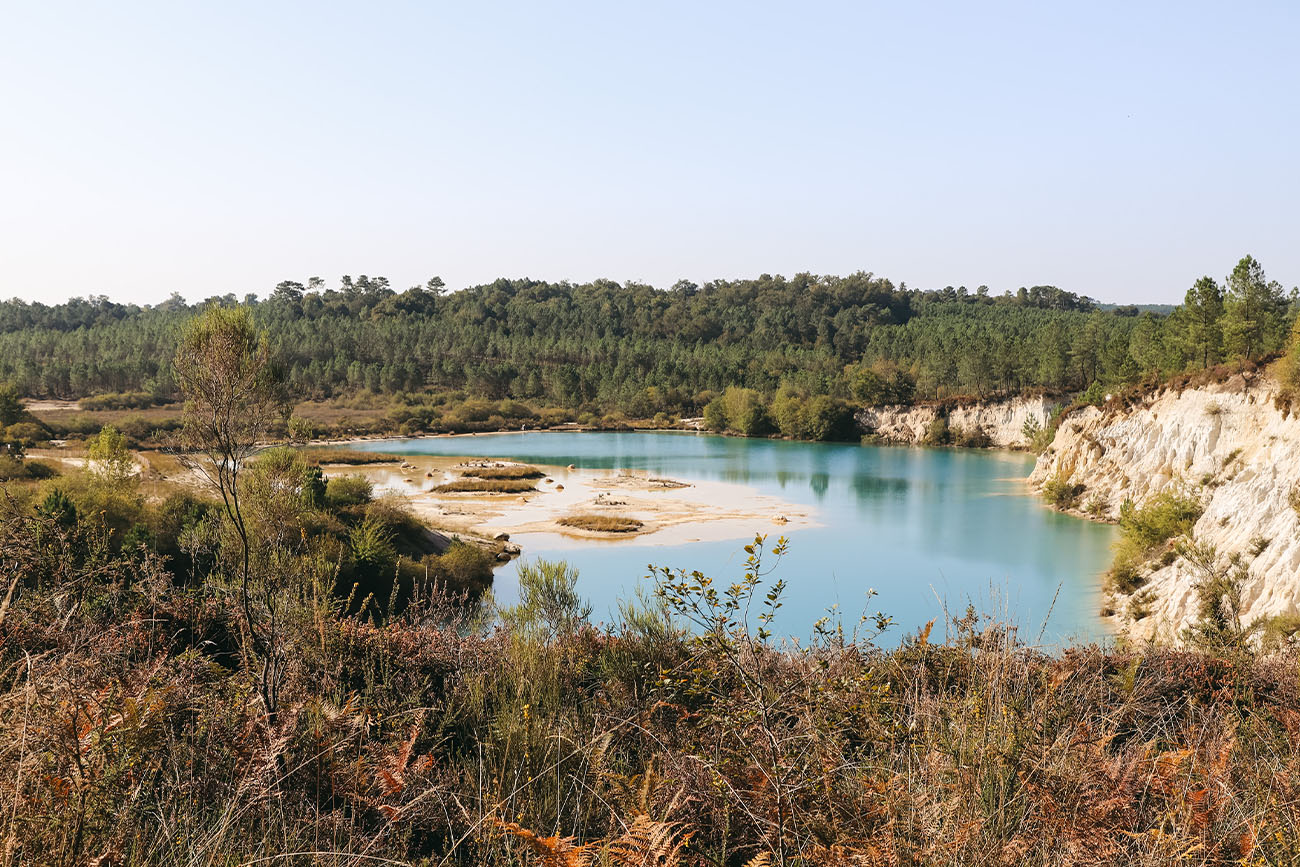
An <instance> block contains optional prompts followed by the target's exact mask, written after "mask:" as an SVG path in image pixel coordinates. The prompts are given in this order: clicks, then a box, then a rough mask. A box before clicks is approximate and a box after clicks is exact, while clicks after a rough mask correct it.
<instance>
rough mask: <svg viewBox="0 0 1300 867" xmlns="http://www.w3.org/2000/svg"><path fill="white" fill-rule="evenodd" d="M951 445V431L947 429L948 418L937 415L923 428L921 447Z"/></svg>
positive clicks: (942, 414) (943, 415) (940, 414)
mask: <svg viewBox="0 0 1300 867" xmlns="http://www.w3.org/2000/svg"><path fill="white" fill-rule="evenodd" d="M951 444H952V431H951V430H950V429H949V427H948V416H947V415H946V414H944V413H939V414H938V415H936V416H935V417H934V420H933V421H931V422H930V423H929V424H928V425H926V428H925V435H924V436H922V437H921V445H925V446H946V445H951Z"/></svg>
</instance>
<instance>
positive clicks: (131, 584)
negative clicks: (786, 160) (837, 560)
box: [0, 459, 1300, 865]
mask: <svg viewBox="0 0 1300 867" xmlns="http://www.w3.org/2000/svg"><path fill="white" fill-rule="evenodd" d="M281 460H285V459H281ZM188 508H198V507H197V506H189V507H188ZM263 508H266V507H264V506H258V507H257V510H258V511H259V513H260V510H261V509H263ZM167 513H168V514H170V515H179V516H182V517H176V518H173V522H174V523H176V524H184V523H185V520H186V519H185V518H184V517H183V516H184V515H185V514H186V508H182V507H181V506H180V505H179V504H173V506H171V507H169V509H168V510H167ZM341 520H342V519H340V521H341ZM376 521H377V519H375V518H374V517H373V515H371V514H370V513H367V517H366V518H361V519H360V520H359V522H357V523H354V524H353V525H352V528H351V529H350V530H349V533H348V538H349V543H348V544H350V545H351V546H352V549H353V551H354V554H353V556H354V557H355V558H359V559H361V560H366V561H367V562H375V561H384V560H385V558H386V557H388V556H391V555H389V554H384V553H382V549H383V548H384V545H383V543H382V542H377V541H375V538H374V537H371V540H370V541H365V538H366V536H367V534H368V533H370V530H368V529H366V528H367V527H374V526H376ZM258 526H259V527H260V526H261V525H260V524H259V525H258ZM214 531H215V532H216V533H217V535H219V536H220V535H228V531H229V527H228V526H226V527H225V528H224V530H223V529H222V527H221V526H220V525H218V526H217V527H214ZM296 534H297V529H296V528H294V530H293V532H286V533H279V534H275V533H272V532H271V528H270V527H268V528H267V529H265V530H263V529H259V530H258V531H257V532H256V534H255V538H256V539H257V544H256V549H257V551H258V552H259V553H258V555H257V558H256V560H255V566H254V578H253V582H252V587H251V590H252V594H251V595H252V598H253V600H254V603H253V605H252V607H251V613H252V617H253V619H254V624H253V625H254V628H256V629H257V630H259V631H260V632H262V633H263V634H267V633H269V632H270V631H271V629H272V627H271V625H270V623H269V619H270V618H272V617H274V618H275V620H276V625H275V626H274V630H275V634H276V636H277V638H276V640H275V642H274V646H273V648H271V647H268V649H266V650H263V651H259V650H258V649H256V648H255V647H254V646H253V643H252V641H253V639H252V637H251V636H252V632H251V630H250V629H249V628H248V625H247V624H246V623H245V622H244V618H245V613H244V609H243V606H242V605H241V603H240V601H239V587H238V574H239V567H238V564H237V563H232V562H230V560H231V558H230V557H229V556H228V555H229V553H230V551H229V549H228V547H226V548H223V547H221V546H218V547H216V548H203V547H199V546H194V545H191V544H188V543H187V544H186V545H184V546H183V552H184V556H185V557H187V558H189V559H182V560H177V559H172V560H171V561H170V562H171V566H170V568H169V561H168V559H167V557H166V556H165V555H164V554H162V553H155V550H154V549H152V548H151V547H150V546H148V545H136V546H135V547H130V546H119V545H118V544H116V543H114V542H113V541H112V538H111V532H110V531H109V529H108V528H107V527H106V526H104V525H102V524H100V523H99V522H98V520H97V519H96V518H95V517H93V516H88V515H86V514H85V513H83V512H81V511H80V510H78V509H76V507H75V506H72V505H71V504H70V502H68V501H66V500H64V499H61V498H57V497H48V498H46V500H43V501H42V502H41V504H40V508H39V509H37V510H33V509H32V508H30V507H25V506H23V505H22V504H21V503H19V502H17V501H16V500H14V499H12V498H10V499H9V500H7V505H6V509H5V513H4V517H3V520H0V546H2V547H3V550H4V551H5V556H4V558H3V561H2V567H0V568H2V569H3V574H2V577H3V578H4V580H5V582H6V585H7V588H8V591H9V592H8V597H7V598H6V600H5V602H4V605H3V607H2V608H0V665H2V666H3V670H4V671H5V672H7V674H6V675H5V678H4V683H3V689H2V690H0V719H3V729H0V731H3V735H0V808H3V812H4V815H5V817H6V831H5V833H6V841H7V843H6V853H7V857H8V858H9V859H10V862H11V863H15V864H24V863H29V864H46V863H58V864H68V863H72V864H80V863H91V862H95V863H101V864H106V863H114V864H128V863H129V864H181V863H185V864H190V863H196V862H201V863H217V864H232V865H233V864H249V863H259V862H260V863H291V864H339V865H345V864H354V865H363V864H370V863H396V864H426V865H434V864H466V865H470V864H474V865H479V864H548V865H549V864H585V863H592V864H595V863H611V864H644V863H655V864H678V863H680V864H692V865H693V864H701V865H704V864H710V865H724V864H740V863H764V864H776V863H787V864H796V863H799V864H836V865H838V864H914V865H922V864H924V865H932V864H953V865H956V864H1008V863H1014V864H1028V865H1039V864H1043V865H1047V864H1094V865H1100V864H1108V865H1109V864H1114V865H1130V864H1149V865H1164V864H1168V865H1173V864H1188V863H1192V864H1225V865H1226V864H1238V863H1247V864H1261V865H1262V864H1284V863H1294V862H1295V860H1296V859H1298V858H1300V848H1298V847H1300V806H1297V805H1298V804H1300V792H1298V791H1297V790H1296V786H1297V783H1296V780H1297V779H1300V687H1298V686H1297V677H1296V671H1297V665H1298V664H1300V659H1297V658H1296V656H1295V655H1294V653H1293V652H1291V651H1286V652H1280V653H1274V654H1273V655H1270V656H1257V655H1255V654H1254V653H1253V652H1252V651H1250V650H1249V649H1246V648H1242V647H1238V646H1236V645H1232V644H1230V643H1226V642H1223V643H1213V642H1210V641H1207V643H1206V644H1205V645H1203V648H1202V649H1199V650H1191V651H1174V650H1168V649H1161V648H1157V647H1146V648H1133V649H1121V650H1109V651H1108V650H1102V649H1098V648H1091V647H1079V648H1072V649H1069V650H1067V651H1065V652H1064V653H1060V654H1056V655H1051V654H1045V653H1043V652H1040V651H1038V650H1036V649H1033V648H1031V647H1027V646H1024V645H1023V644H1021V643H1020V642H1019V641H1018V639H1017V637H1016V633H1015V631H1014V630H1009V629H1007V628H1006V627H1004V626H1000V625H998V624H996V623H991V622H988V621H984V620H981V619H980V618H978V617H976V616H975V615H974V614H973V613H968V614H966V615H964V616H961V617H957V618H955V619H953V620H952V621H950V622H948V623H945V624H939V625H937V626H933V627H929V626H928V627H926V628H925V629H923V630H921V631H920V632H919V633H913V634H906V633H898V632H886V633H885V641H884V643H883V644H878V643H876V636H877V635H878V633H879V631H880V630H885V629H889V628H890V624H889V622H888V619H887V618H884V617H879V618H866V619H865V620H864V621H863V622H860V623H858V624H856V625H855V624H854V623H851V622H850V623H848V624H844V625H843V626H841V625H840V624H837V623H835V622H834V621H829V620H828V621H824V622H822V623H820V624H817V625H816V627H815V628H813V630H812V637H811V640H810V641H809V642H807V643H805V644H804V645H802V646H800V647H797V648H796V647H793V646H789V645H784V644H782V643H779V642H777V641H776V640H774V639H773V638H771V636H770V632H771V631H772V630H775V629H779V628H787V629H789V628H796V629H797V627H793V626H790V625H783V624H779V621H778V620H777V619H776V618H775V616H774V615H776V614H777V613H778V606H779V603H780V598H781V591H782V585H781V584H780V583H779V582H777V581H774V580H773V579H774V578H776V577H777V575H779V574H780V573H779V571H778V572H777V575H770V574H769V572H770V567H771V566H772V565H773V560H772V558H773V556H774V555H773V552H765V551H764V544H763V542H762V541H761V540H756V541H755V544H754V546H752V549H753V551H754V556H753V558H752V559H751V562H750V563H749V564H748V565H747V566H746V567H744V572H745V574H744V575H740V576H736V577H735V578H734V579H733V578H732V577H730V576H717V580H716V581H711V580H709V579H707V578H705V577H704V576H701V575H696V574H682V573H672V572H669V573H663V574H660V575H659V585H658V586H659V588H660V591H659V595H658V596H656V597H653V598H647V599H643V600H641V601H639V602H632V603H629V604H627V605H625V607H624V609H623V611H622V614H621V615H620V616H619V617H618V618H616V620H615V621H614V622H612V623H606V624H598V623H593V622H592V621H591V619H590V609H589V607H587V606H585V605H584V604H583V603H582V601H581V599H580V597H579V596H578V594H577V593H576V592H575V589H574V577H575V576H574V574H573V572H572V570H570V569H567V568H566V567H564V566H563V564H553V563H534V564H532V565H531V566H529V567H526V568H525V569H523V570H522V573H521V575H522V598H521V601H520V603H519V604H518V605H517V606H514V607H511V608H507V609H505V610H502V611H500V612H499V616H498V617H495V618H494V617H492V616H491V611H490V610H489V611H487V612H484V613H482V614H479V613H474V611H473V609H466V608H465V607H463V605H462V604H461V603H460V601H459V600H457V599H454V598H451V597H450V596H448V595H447V594H445V593H442V592H440V591H439V590H437V589H436V588H434V587H432V586H426V585H420V586H419V587H418V588H417V589H416V590H414V591H413V592H412V593H411V595H410V596H409V598H406V599H405V600H404V601H402V602H400V603H396V604H393V605H388V604H385V603H386V601H387V600H382V599H376V600H375V602H376V604H365V605H358V604H357V603H356V601H355V599H347V598H344V597H342V596H341V595H340V594H339V593H338V586H337V582H336V581H335V580H334V577H333V576H334V573H333V567H327V566H320V565H314V564H320V563H321V560H325V561H327V560H328V558H319V559H318V558H317V556H316V555H315V552H314V551H313V549H312V548H310V547H308V548H306V549H300V548H299V547H298V544H299V543H298V538H297V537H296ZM778 548H779V546H778ZM160 550H161V548H160ZM372 557H373V558H375V560H374V561H371V560H368V559H367V558H372ZM236 559H237V558H236ZM387 562H391V561H387ZM367 568H368V567H367ZM385 568H386V566H385ZM173 570H175V571H173ZM788 577H789V578H790V580H795V579H796V578H797V576H788ZM733 580H734V583H732V582H733ZM768 615H773V616H768ZM939 634H945V635H946V638H945V639H943V640H940V638H939ZM1214 634H1216V633H1214V632H1213V631H1212V630H1207V631H1206V635H1207V636H1213V635H1214ZM899 638H902V641H901V643H900V642H899ZM891 647H892V649H889V648H891ZM264 652H273V653H275V654H276V658H277V660H278V663H277V667H276V677H277V683H276V685H275V690H274V692H273V693H272V694H273V696H274V705H273V706H270V707H268V705H267V704H266V701H265V700H264V698H263V690H262V688H261V681H262V679H263V677H264V673H265V670H266V665H265V662H264V660H263V659H262V653H264ZM96 859H99V860H98V861H96ZM755 859H757V860H755Z"/></svg>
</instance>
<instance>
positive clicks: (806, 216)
mask: <svg viewBox="0 0 1300 867" xmlns="http://www.w3.org/2000/svg"><path fill="white" fill-rule="evenodd" d="M1298 38H1300V4H1296V3H1294V2H1277V3H1249V2H1245V3H1241V2H1239V3H1231V4H1230V3H1222V2H1219V3H1195V2H1169V3H1155V2H1150V3H1134V2H1124V3H1109V2H1088V3H1075V4H1065V3H1056V2H1032V3H1023V4H1009V3H994V2H983V3H971V2H959V3H905V2H866V0H859V2H845V3H829V2H823V3H818V2H803V3H793V2H787V3H781V4H775V3H758V2H752V0H751V2H736V3H724V2H707V0H693V2H663V0H661V2H656V3H635V4H634V3H624V2H608V0H605V2H593V3H585V2H584V3H579V2H554V3H542V2H527V3H493V2H464V0H460V2H456V3H434V2H410V3H397V2H365V3H356V2H353V3H326V2H311V3H307V2H302V3H293V2H270V3H268V2H221V3H214V2H204V3H199V2H185V0H166V2H130V0H128V2H122V3H104V2H80V3H78V2H58V0H41V2H31V0H23V2H12V0H0V297H12V296H18V297H22V298H27V299H36V298H39V299H41V300H44V301H57V300H62V299H64V298H67V297H68V296H71V295H86V294H91V293H95V294H100V293H102V294H107V295H109V296H111V297H113V298H114V299H116V300H131V301H137V302H156V301H159V300H162V299H164V298H166V297H167V295H168V294H169V293H170V292H172V291H179V292H180V293H181V294H182V295H184V296H186V297H187V298H189V299H191V300H195V299H198V298H202V297H206V296H208V295H212V294H224V293H226V292H235V293H237V294H239V295H241V296H242V295H243V294H244V293H246V292H258V293H263V294H264V293H266V292H269V291H270V289H271V288H272V287H274V285H275V284H276V283H277V282H279V281H280V280H283V279H296V280H300V281H305V280H306V279H307V278H308V277H310V276H314V275H315V276H320V277H323V278H325V279H326V280H327V281H328V282H329V283H331V284H334V283H335V282H336V281H337V279H338V277H339V275H341V274H351V275H353V276H356V275H358V274H363V273H364V274H369V275H371V276H375V275H380V274H382V275H385V276H387V277H389V279H390V280H391V281H392V284H393V285H394V287H396V288H399V289H400V288H405V287H406V286H409V285H412V284H415V283H422V282H423V281H424V280H425V279H427V278H428V277H430V276H432V275H434V274H438V275H441V276H442V277H443V278H444V279H445V280H446V281H447V284H448V285H449V287H451V288H459V287H462V286H465V285H472V284H474V283H479V282H486V281H488V280H491V279H493V278H495V277H498V276H513V277H523V276H531V277H537V278H545V279H554V280H559V279H569V280H575V281H582V280H588V279H592V278H595V277H608V278H611V279H614V280H619V281H623V280H629V279H631V280H641V281H646V282H650V283H654V284H655V285H660V286H666V285H670V284H671V283H673V282H674V281H676V280H677V279H679V278H686V279H691V280H694V281H696V282H702V281H704V280H708V279H712V278H715V277H747V276H756V275H758V274H760V273H764V272H767V273H773V274H775V273H783V274H787V275H790V274H794V273H796V272H798V271H811V272H813V273H818V274H844V273H849V272H852V271H856V270H865V271H872V272H874V273H876V274H879V275H887V276H889V277H891V278H893V279H894V280H896V281H906V282H907V283H908V285H912V286H918V287H923V288H934V287H942V286H944V285H948V284H952V285H962V284H964V285H966V286H969V287H971V288H972V289H973V288H974V287H976V286H978V285H980V284H987V285H988V286H990V287H991V288H992V289H993V291H995V292H1001V291H1003V290H1004V289H1014V288H1016V287H1018V286H1021V285H1032V284H1034V283H1051V284H1055V285H1058V286H1061V287H1062V288H1066V289H1069V290H1072V291H1076V292H1081V293H1084V294H1089V295H1093V296H1095V297H1099V298H1101V299H1103V300H1108V301H1117V302H1172V301H1176V300H1178V299H1180V298H1181V296H1182V293H1183V292H1184V291H1185V290H1186V288H1187V287H1188V286H1190V285H1191V283H1192V282H1193V281H1194V280H1195V278H1196V277H1197V276H1199V275H1201V274H1204V273H1208V274H1211V275H1213V276H1216V277H1222V276H1223V275H1224V274H1226V273H1227V272H1228V271H1229V270H1230V269H1231V267H1232V265H1233V264H1234V263H1235V262H1236V261H1237V259H1238V258H1240V257H1241V256H1242V255H1244V254H1246V253H1252V254H1253V255H1255V257H1256V258H1258V259H1259V260H1260V261H1261V262H1262V263H1263V265H1264V267H1265V269H1266V270H1267V272H1268V274H1269V276H1270V277H1271V278H1274V279H1278V280H1280V281H1282V282H1283V283H1284V284H1285V286H1287V287H1288V288H1289V287H1290V286H1292V285H1294V284H1295V283H1297V282H1300V242H1298V239H1300V225H1298V224H1297V217H1296V213H1297V204H1298V203H1300V156H1298V152H1297V145H1298V144H1300V51H1297V48H1296V46H1297V42H1298Z"/></svg>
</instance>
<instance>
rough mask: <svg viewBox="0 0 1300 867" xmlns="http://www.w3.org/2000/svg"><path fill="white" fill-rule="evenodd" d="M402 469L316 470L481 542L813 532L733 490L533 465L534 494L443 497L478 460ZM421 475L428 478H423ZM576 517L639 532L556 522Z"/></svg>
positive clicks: (800, 518)
mask: <svg viewBox="0 0 1300 867" xmlns="http://www.w3.org/2000/svg"><path fill="white" fill-rule="evenodd" d="M406 463H407V465H408V467H409V468H401V467H400V466H399V465H397V464H371V465H367V466H345V465H327V466H325V467H324V468H323V469H324V470H325V473H326V475H328V476H333V475H361V476H365V477H366V478H368V479H370V480H371V482H372V483H373V484H374V486H375V491H376V493H382V492H385V491H391V492H394V493H399V494H402V495H403V496H405V497H406V498H407V500H409V501H410V503H411V506H412V508H413V509H414V511H415V513H416V514H417V515H419V516H420V517H421V518H424V519H425V520H427V521H428V522H429V523H430V524H431V525H433V526H435V527H437V528H439V529H442V530H449V531H452V532H460V533H467V534H475V535H480V536H488V537H491V536H495V535H497V534H498V533H508V534H510V535H511V536H514V535H516V534H530V535H531V534H538V533H544V534H547V535H548V536H554V537H556V538H561V537H562V538H567V539H570V540H574V541H577V540H602V541H623V542H630V543H633V544H645V545H676V544H681V543H684V542H703V541H719V540H726V539H745V538H750V537H752V536H754V534H756V533H776V534H779V533H781V532H783V531H785V530H787V529H793V528H796V527H812V526H816V519H815V514H814V510H813V509H812V508H810V507H808V506H801V505H795V504H793V503H788V502H785V501H783V500H780V499H778V498H776V497H770V496H766V495H763V494H759V493H758V492H757V491H755V490H754V489H753V488H750V487H748V486H745V485H740V484H731V483H726V482H698V483H692V484H689V485H686V486H683V487H673V486H671V483H670V484H664V483H663V482H662V481H660V480H656V478H655V477H653V476H651V474H649V473H646V472H640V471H637V472H634V471H629V470H585V469H582V470H579V469H574V470H570V469H566V468H564V467H551V466H544V465H540V464H537V465H534V466H536V467H537V468H538V469H539V470H541V471H542V472H544V473H546V478H545V479H538V480H537V482H536V484H537V490H536V491H532V492H528V493H524V494H495V493H472V494H446V493H434V492H433V491H432V490H431V489H432V488H433V487H435V486H437V485H441V484H444V483H445V482H450V481H453V480H454V479H457V478H459V477H460V473H459V472H458V471H457V467H458V466H461V465H464V464H467V463H481V461H479V460H477V459H474V460H467V459H465V458H447V457H436V456H430V455H411V456H407V458H406ZM501 463H508V462H506V461H502V462H501ZM428 473H432V474H433V477H432V478H428V477H427V474H428ZM677 484H680V483H677ZM561 488H562V489H561ZM611 501H612V502H611ZM581 514H597V515H616V516H619V517H628V518H635V519H637V520H639V521H641V522H642V523H643V524H644V526H643V527H642V528H641V529H640V530H638V531H636V532H635V533H599V532H592V531H588V530H580V529H575V528H571V527H561V526H560V525H559V524H557V523H556V520H557V519H559V518H562V517H564V516H566V515H581Z"/></svg>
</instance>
